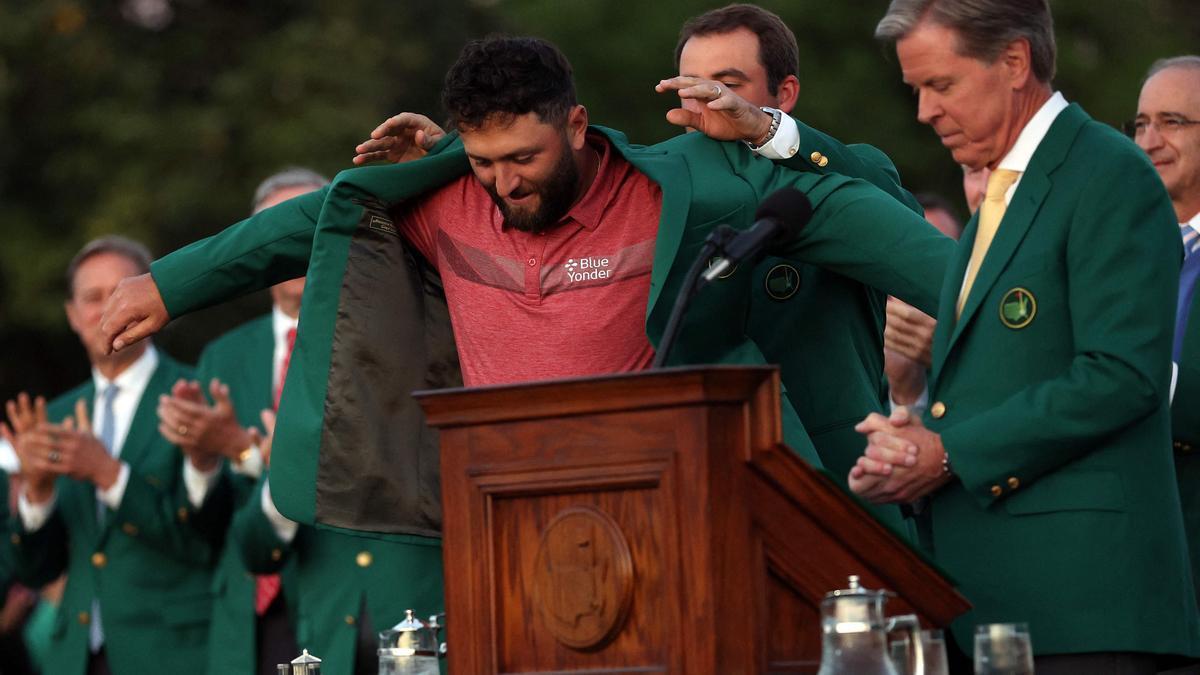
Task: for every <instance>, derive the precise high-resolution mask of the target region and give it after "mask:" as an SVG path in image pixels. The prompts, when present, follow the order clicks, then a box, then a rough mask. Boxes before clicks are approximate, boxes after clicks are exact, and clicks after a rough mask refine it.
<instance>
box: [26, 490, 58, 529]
mask: <svg viewBox="0 0 1200 675" xmlns="http://www.w3.org/2000/svg"><path fill="white" fill-rule="evenodd" d="M57 503H58V490H55V491H54V493H53V494H51V495H50V499H47V500H46V501H45V502H44V503H42V504H34V503H33V502H30V501H29V499H28V498H27V497H26V496H25V491H24V490H21V494H20V495H18V496H17V513H19V514H20V515H21V527H24V528H25V531H26V532H37V531H38V530H40V529H42V526H43V525H45V524H46V521H47V520H50V514H51V513H54V506H55V504H57Z"/></svg>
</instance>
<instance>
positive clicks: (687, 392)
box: [417, 367, 969, 675]
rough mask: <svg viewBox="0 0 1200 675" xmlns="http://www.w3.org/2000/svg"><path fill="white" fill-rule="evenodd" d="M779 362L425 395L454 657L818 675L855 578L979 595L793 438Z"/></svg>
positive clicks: (459, 661)
mask: <svg viewBox="0 0 1200 675" xmlns="http://www.w3.org/2000/svg"><path fill="white" fill-rule="evenodd" d="M779 395H780V394H779V378H778V374H777V372H776V371H775V370H774V369H771V368H730V367H707V368H687V369H668V370H661V371H655V372H648V373H639V374H632V375H621V376H611V377H599V378H585V379H577V380H561V381H553V382H539V383H532V384H522V385H514V386H504V387H488V388H480V389H458V390H445V391H437V392H420V393H418V394H417V397H418V398H419V399H420V401H421V404H422V406H423V407H424V408H425V412H426V416H427V418H428V421H429V424H430V425H432V426H435V427H438V428H439V429H440V431H441V446H442V450H441V475H442V500H443V507H444V518H445V533H444V560H445V563H444V564H445V579H446V610H447V619H448V621H449V625H448V639H449V643H450V645H451V647H450V650H449V658H450V669H451V672H453V673H456V674H461V673H542V674H548V673H565V672H571V673H688V674H689V675H691V674H705V673H721V674H722V675H729V674H736V673H747V674H748V673H763V672H773V673H774V672H778V673H813V672H816V666H817V663H818V662H819V659H820V651H821V639H820V615H819V607H820V601H821V598H822V597H823V596H824V594H825V593H826V592H827V591H829V590H832V589H835V588H842V587H844V586H845V584H846V578H847V576H848V575H850V574H859V575H860V576H862V578H863V582H864V584H865V585H867V586H870V587H873V588H887V589H889V590H892V591H895V592H896V593H898V594H899V598H898V599H897V600H896V601H894V602H892V603H891V604H890V605H889V610H890V611H893V612H894V613H904V612H909V611H912V612H916V613H918V614H919V615H920V616H921V617H922V619H923V621H924V622H925V623H926V624H927V625H930V626H944V625H946V624H947V623H949V622H950V620H951V619H953V618H954V617H955V616H957V615H958V614H960V613H962V612H963V611H965V610H966V609H967V608H968V607H969V605H968V604H967V602H966V600H965V599H964V598H963V597H962V596H961V595H959V594H958V593H957V592H956V591H955V590H954V589H953V587H952V586H951V585H950V583H949V582H948V581H947V580H945V579H944V578H943V577H942V576H940V575H939V574H938V573H937V572H936V571H935V570H933V569H931V568H930V567H929V566H928V565H927V564H926V563H925V562H924V561H923V559H922V558H921V557H920V556H918V555H917V554H916V553H914V552H913V551H912V550H911V549H909V548H908V546H907V545H905V544H904V543H903V542H901V541H899V540H898V539H896V538H895V537H894V536H893V535H892V534H891V533H890V532H889V531H888V530H887V529H886V528H885V527H884V526H882V525H880V524H878V523H877V522H875V521H874V520H873V519H871V518H870V516H868V515H867V513H866V511H864V510H863V509H862V508H861V507H860V506H859V505H858V504H857V503H856V502H855V501H854V500H852V499H851V498H849V497H848V496H847V495H846V494H845V493H844V492H843V491H842V490H841V489H840V488H838V487H837V486H836V485H835V484H834V483H833V482H832V481H830V480H829V479H828V478H827V477H825V476H824V475H822V474H820V473H819V472H817V471H814V470H813V469H812V468H810V467H808V466H807V465H806V464H805V463H804V462H803V461H802V460H800V459H799V458H798V457H796V456H795V455H794V454H793V453H792V452H791V451H790V450H789V449H788V448H786V447H785V446H783V445H781V444H780V439H781V433H780V421H779V412H778V411H779Z"/></svg>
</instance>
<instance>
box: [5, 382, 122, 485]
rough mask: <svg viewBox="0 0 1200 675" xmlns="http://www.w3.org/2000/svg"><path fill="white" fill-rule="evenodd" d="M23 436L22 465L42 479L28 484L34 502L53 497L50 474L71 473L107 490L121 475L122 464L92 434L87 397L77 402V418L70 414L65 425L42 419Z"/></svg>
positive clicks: (77, 478)
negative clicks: (50, 493) (49, 479)
mask: <svg viewBox="0 0 1200 675" xmlns="http://www.w3.org/2000/svg"><path fill="white" fill-rule="evenodd" d="M21 436H22V440H23V444H24V449H23V452H24V453H25V454H23V455H20V454H19V455H18V456H20V458H21V466H22V467H23V468H24V467H28V468H29V469H30V471H31V474H30V475H36V476H38V477H39V481H41V483H40V484H39V485H37V486H35V485H34V484H33V481H30V482H29V483H27V492H26V494H28V495H30V501H35V502H37V501H44V499H41V500H39V499H38V498H37V497H39V496H41V497H44V498H45V499H48V498H49V490H52V489H53V483H52V481H50V482H49V484H48V485H47V484H46V481H47V480H48V479H47V477H48V476H49V477H54V476H70V477H71V478H74V479H76V480H81V481H87V482H89V483H92V484H93V485H95V486H96V487H98V488H100V489H101V490H107V489H108V488H110V487H112V485H113V483H115V482H116V481H117V476H118V475H120V472H121V463H120V462H119V461H117V460H116V459H114V458H113V457H112V455H110V454H109V453H108V449H107V448H105V447H104V444H102V443H101V442H100V440H99V439H97V438H96V436H95V435H94V434H93V433H92V424H91V421H90V420H89V418H88V411H87V402H86V401H84V400H83V399H79V400H78V401H76V402H75V416H74V417H68V418H67V419H66V420H64V421H63V423H62V424H50V423H48V422H41V423H39V424H38V425H37V426H36V427H34V428H33V430H32V431H29V432H26V433H24V434H21Z"/></svg>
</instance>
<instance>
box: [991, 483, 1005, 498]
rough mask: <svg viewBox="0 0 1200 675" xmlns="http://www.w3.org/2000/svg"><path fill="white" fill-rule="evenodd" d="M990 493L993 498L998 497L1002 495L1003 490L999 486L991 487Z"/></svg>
mask: <svg viewBox="0 0 1200 675" xmlns="http://www.w3.org/2000/svg"><path fill="white" fill-rule="evenodd" d="M991 492H992V496H993V497H999V496H1000V495H1002V494H1004V488H1002V487H1000V486H999V485H993V486H992V490H991Z"/></svg>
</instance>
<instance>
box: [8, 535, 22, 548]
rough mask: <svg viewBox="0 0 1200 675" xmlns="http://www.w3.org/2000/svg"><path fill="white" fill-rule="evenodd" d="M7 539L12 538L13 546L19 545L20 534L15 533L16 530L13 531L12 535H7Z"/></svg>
mask: <svg viewBox="0 0 1200 675" xmlns="http://www.w3.org/2000/svg"><path fill="white" fill-rule="evenodd" d="M9 539H11V540H12V543H13V546H20V545H21V535H19V534H17V533H16V532H13V534H12V536H11V537H9Z"/></svg>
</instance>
